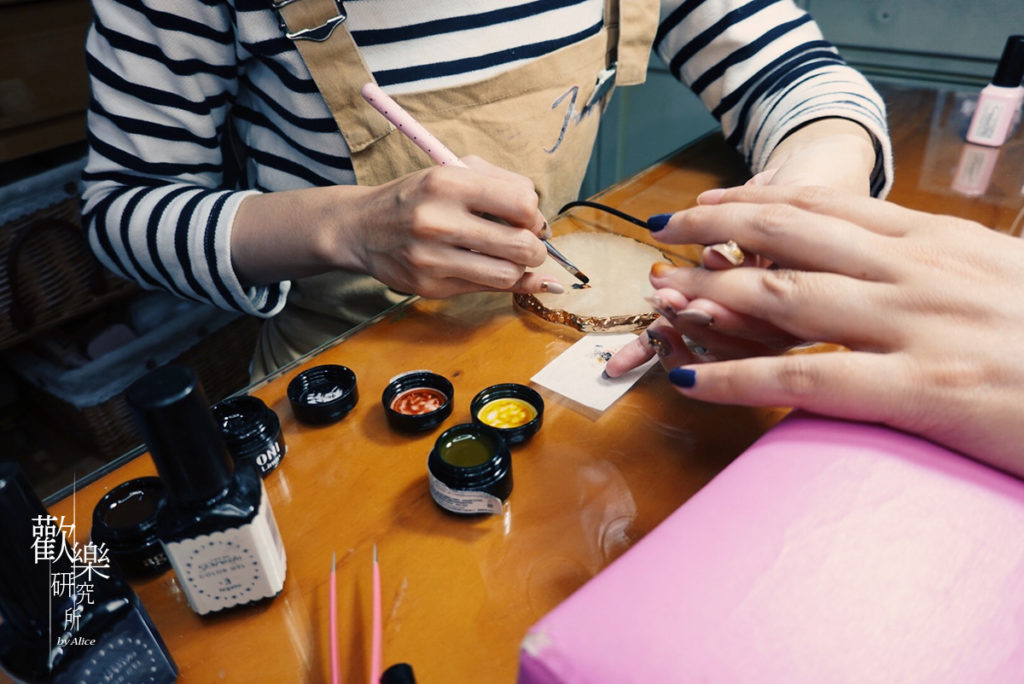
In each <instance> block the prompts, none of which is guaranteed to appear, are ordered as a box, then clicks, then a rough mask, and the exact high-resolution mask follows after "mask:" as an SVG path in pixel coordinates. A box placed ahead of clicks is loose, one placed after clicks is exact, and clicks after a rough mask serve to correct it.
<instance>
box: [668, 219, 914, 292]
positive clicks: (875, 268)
mask: <svg viewBox="0 0 1024 684" xmlns="http://www.w3.org/2000/svg"><path fill="white" fill-rule="evenodd" d="M653 235H654V237H655V238H656V239H658V240H661V241H664V242H685V243H694V242H696V243H700V244H705V245H710V247H708V248H707V249H705V251H704V254H703V260H704V263H705V264H706V265H707V266H708V267H710V268H719V264H722V263H724V264H729V265H732V266H741V265H746V264H747V263H748V262H750V263H753V262H752V258H753V255H763V256H765V257H767V258H768V259H770V260H771V261H772V262H775V263H776V264H778V265H779V266H782V267H786V268H800V269H806V270H815V271H819V270H824V271H832V272H835V273H847V274H849V275H854V276H857V277H865V278H868V279H872V280H884V279H886V278H888V277H890V276H891V272H892V263H891V262H892V259H894V258H895V257H889V256H887V250H886V249H885V247H883V246H882V244H881V243H882V242H883V241H885V240H887V239H888V238H885V237H884V236H879V235H876V234H874V233H872V232H870V231H866V230H863V229H861V228H859V227H858V226H856V225H854V224H852V223H849V222H847V221H844V220H841V219H836V218H833V217H828V216H821V215H816V214H813V213H810V212H808V211H806V210H804V209H800V208H797V207H793V206H790V205H786V204H753V203H748V202H725V203H721V204H714V205H702V206H697V207H693V208H691V209H686V210H684V211H680V212H677V213H676V214H674V215H673V216H672V218H671V219H670V220H669V221H668V223H667V225H666V227H665V228H664V229H663V230H660V231H656V232H655V233H653Z"/></svg>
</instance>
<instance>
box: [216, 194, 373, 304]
mask: <svg viewBox="0 0 1024 684" xmlns="http://www.w3.org/2000/svg"><path fill="white" fill-rule="evenodd" d="M371 193H372V188H366V187H363V186H357V185H350V186H329V187H322V188H308V189H304V190H288V191H283V192H274V193H266V194H260V195H251V196H249V197H247V198H246V199H245V200H244V201H243V202H242V204H241V206H239V208H238V212H237V214H236V215H235V221H234V224H233V225H232V228H231V261H232V266H233V268H234V270H235V273H236V275H237V276H238V278H239V280H240V281H241V282H242V284H243V285H244V286H253V285H263V284H268V283H275V282H279V281H283V280H291V279H293V278H301V277H304V276H310V275H316V274H319V273H324V272H326V271H330V270H335V269H348V270H354V271H361V270H363V265H362V263H361V261H360V258H359V254H358V247H359V241H358V238H357V235H358V230H359V226H360V224H362V223H365V221H366V220H367V219H366V217H365V216H366V207H367V204H368V203H369V201H368V200H369V195H370V194H371Z"/></svg>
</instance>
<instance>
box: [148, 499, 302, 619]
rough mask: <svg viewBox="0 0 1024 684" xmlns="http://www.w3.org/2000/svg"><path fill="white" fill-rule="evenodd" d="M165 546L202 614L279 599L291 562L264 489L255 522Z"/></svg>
mask: <svg viewBox="0 0 1024 684" xmlns="http://www.w3.org/2000/svg"><path fill="white" fill-rule="evenodd" d="M260 486H261V488H262V483H261V485H260ZM163 546H164V551H165V553H166V554H167V558H168V560H170V562H171V566H173V567H174V572H175V573H177V575H178V580H179V581H180V582H181V588H182V590H183V591H184V592H185V597H186V598H187V599H188V605H189V606H191V607H192V610H194V611H195V612H197V613H199V614H200V615H205V614H207V613H211V612H214V611H218V610H222V609H224V608H230V607H232V606H237V605H241V604H243V603H249V602H250V601H258V600H259V599H262V598H267V597H269V596H276V595H277V594H278V593H279V592H280V591H281V589H282V588H283V587H284V577H285V572H286V570H287V559H286V557H285V553H284V545H283V544H282V543H281V535H280V533H279V532H278V530H277V523H276V522H275V521H274V514H273V512H272V511H271V510H270V502H269V501H267V493H266V491H265V490H264V491H262V495H261V498H260V507H259V510H258V511H257V513H256V517H254V518H253V519H252V521H251V522H249V523H247V524H245V525H242V526H241V527H234V528H231V529H228V530H222V531H220V532H214V533H213V534H203V535H200V536H198V537H195V538H193V539H186V540H183V541H178V542H170V543H164V545H163Z"/></svg>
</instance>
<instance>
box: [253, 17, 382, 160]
mask: <svg viewBox="0 0 1024 684" xmlns="http://www.w3.org/2000/svg"><path fill="white" fill-rule="evenodd" d="M271 4H272V6H273V8H274V9H275V10H277V13H278V16H279V17H280V19H281V27H282V29H285V30H286V33H285V35H286V36H288V38H289V39H291V40H292V41H293V42H294V43H295V47H296V48H297V49H298V51H299V54H300V55H302V61H304V62H305V63H306V68H307V69H308V70H309V73H310V75H311V76H312V77H313V81H314V82H315V83H316V87H317V88H318V89H319V90H320V94H321V95H323V98H324V101H326V102H327V107H328V108H329V109H330V110H331V114H332V115H333V116H334V121H335V123H337V124H338V129H339V130H340V131H341V134H342V135H343V136H344V138H345V142H346V143H347V144H348V148H349V150H350V151H351V152H360V151H362V150H364V149H366V148H367V147H369V146H370V145H372V144H373V143H375V142H376V141H378V140H380V139H381V138H383V137H384V136H386V135H388V134H389V133H390V132H391V131H393V130H395V127H394V126H392V125H391V123H390V122H388V120H387V119H385V118H384V117H382V116H380V115H379V114H378V113H377V110H375V109H374V108H373V107H372V106H370V104H369V103H368V102H367V101H366V100H364V99H363V96H362V94H361V90H362V87H363V84H364V83H366V82H368V81H374V78H373V74H372V73H370V69H369V68H368V67H367V66H366V62H364V61H363V57H362V55H360V54H359V48H358V47H357V46H356V44H355V41H354V40H352V34H351V33H350V32H349V31H347V30H346V29H345V27H344V26H342V24H343V23H344V22H345V19H346V18H347V15H346V13H345V8H344V4H343V3H342V0H276V1H273V2H272V3H271ZM335 29H341V30H335ZM332 34H337V35H332Z"/></svg>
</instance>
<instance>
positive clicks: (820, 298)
mask: <svg viewBox="0 0 1024 684" xmlns="http://www.w3.org/2000/svg"><path fill="white" fill-rule="evenodd" d="M651 283H652V284H653V285H654V286H655V287H657V288H671V289H676V290H678V291H679V292H680V293H681V294H682V295H683V296H684V297H686V298H687V299H689V300H691V301H692V300H695V299H708V300H711V301H714V302H717V303H718V304H719V305H720V306H722V307H724V308H725V309H728V310H730V311H732V312H735V313H736V314H739V315H742V316H748V317H752V318H757V319H762V320H764V321H766V322H768V324H770V325H773V326H775V327H777V328H778V329H779V330H781V331H784V332H785V333H788V334H789V335H792V336H793V337H794V338H797V339H800V340H806V341H814V342H834V343H838V344H842V345H845V346H848V347H855V348H866V349H871V350H875V349H880V348H883V347H888V346H891V345H894V344H898V343H899V341H900V339H901V337H900V326H906V324H907V322H906V321H905V320H902V319H899V320H897V319H898V318H899V317H894V316H887V315H885V313H884V312H885V311H887V310H889V309H890V308H891V305H892V302H891V301H890V300H891V298H892V296H893V292H892V287H891V286H889V285H886V284H884V283H874V282H865V281H861V280H857V279H855V278H850V277H847V276H843V275H835V274H832V273H817V272H806V271H792V270H787V269H757V268H736V269H731V270H727V271H708V270H705V269H700V268H686V267H680V268H672V267H668V266H660V265H659V267H658V268H655V269H652V274H651ZM906 315H909V314H906V313H905V314H904V316H906Z"/></svg>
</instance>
